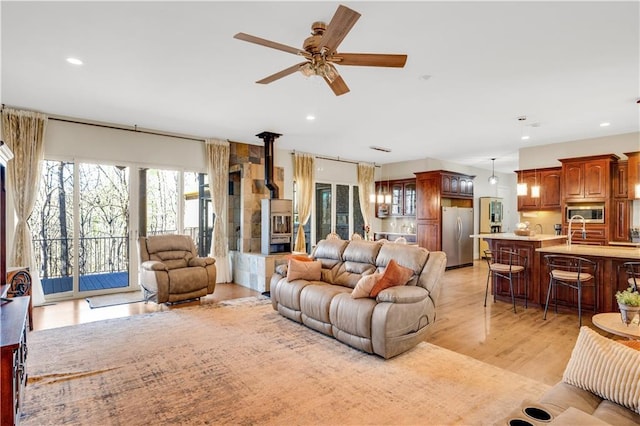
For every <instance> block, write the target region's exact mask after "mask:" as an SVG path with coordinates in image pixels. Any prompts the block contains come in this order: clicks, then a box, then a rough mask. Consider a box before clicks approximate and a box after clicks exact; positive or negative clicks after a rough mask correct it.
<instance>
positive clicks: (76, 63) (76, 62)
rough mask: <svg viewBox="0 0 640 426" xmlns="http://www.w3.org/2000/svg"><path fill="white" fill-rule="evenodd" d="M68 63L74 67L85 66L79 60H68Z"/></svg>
mask: <svg viewBox="0 0 640 426" xmlns="http://www.w3.org/2000/svg"><path fill="white" fill-rule="evenodd" d="M67 62H69V63H70V64H72V65H82V64H83V62H82V61H81V60H80V59H78V58H67Z"/></svg>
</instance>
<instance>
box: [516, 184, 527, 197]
mask: <svg viewBox="0 0 640 426" xmlns="http://www.w3.org/2000/svg"><path fill="white" fill-rule="evenodd" d="M516 194H517V195H520V196H522V195H527V184H526V182H520V183H519V184H518V185H517V186H516Z"/></svg>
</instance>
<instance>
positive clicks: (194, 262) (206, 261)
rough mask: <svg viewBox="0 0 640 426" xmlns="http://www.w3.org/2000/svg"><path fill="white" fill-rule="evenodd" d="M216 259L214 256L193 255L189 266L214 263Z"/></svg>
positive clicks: (203, 265) (204, 265)
mask: <svg viewBox="0 0 640 426" xmlns="http://www.w3.org/2000/svg"><path fill="white" fill-rule="evenodd" d="M215 263H216V260H215V259H214V258H213V257H193V258H191V259H190V260H189V266H201V267H203V268H204V267H206V266H207V265H213V264H215Z"/></svg>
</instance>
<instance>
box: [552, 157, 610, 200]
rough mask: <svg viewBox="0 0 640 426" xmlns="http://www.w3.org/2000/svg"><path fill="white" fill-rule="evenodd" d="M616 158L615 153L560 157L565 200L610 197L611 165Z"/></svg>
mask: <svg viewBox="0 0 640 426" xmlns="http://www.w3.org/2000/svg"><path fill="white" fill-rule="evenodd" d="M618 159H619V157H618V156H617V155H615V154H607V155H598V156H592V157H579V158H565V159H561V160H560V162H561V163H562V191H563V198H564V200H565V202H567V201H569V202H571V201H573V202H581V201H593V200H598V201H605V200H606V199H608V198H610V197H611V175H612V170H613V169H612V167H613V165H614V164H615V163H616V162H617V161H618Z"/></svg>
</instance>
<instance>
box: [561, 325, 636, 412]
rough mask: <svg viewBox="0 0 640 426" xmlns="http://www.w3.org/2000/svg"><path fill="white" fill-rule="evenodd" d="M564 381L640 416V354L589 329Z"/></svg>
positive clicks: (580, 338)
mask: <svg viewBox="0 0 640 426" xmlns="http://www.w3.org/2000/svg"><path fill="white" fill-rule="evenodd" d="M562 381H564V382H565V383H569V384H570V385H573V386H577V387H579V388H581V389H584V390H587V391H589V392H591V393H594V394H596V395H598V396H599V397H601V398H604V399H607V400H609V401H613V402H615V403H617V404H620V405H622V406H624V407H627V408H628V409H630V410H632V411H635V412H636V413H639V414H640V352H639V351H637V350H635V349H631V348H629V347H627V346H625V345H621V344H620V343H618V342H616V341H614V340H611V339H608V338H606V337H604V336H601V335H600V334H598V333H596V332H595V331H593V330H591V329H590V328H589V327H587V326H583V327H582V328H581V329H580V334H579V335H578V340H577V341H576V345H575V346H574V348H573V352H572V353H571V359H569V363H568V364H567V368H566V369H565V371H564V375H563V377H562Z"/></svg>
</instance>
